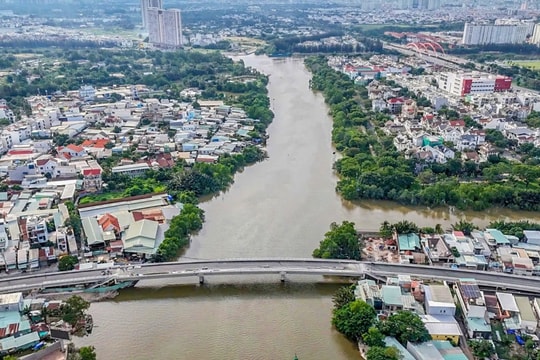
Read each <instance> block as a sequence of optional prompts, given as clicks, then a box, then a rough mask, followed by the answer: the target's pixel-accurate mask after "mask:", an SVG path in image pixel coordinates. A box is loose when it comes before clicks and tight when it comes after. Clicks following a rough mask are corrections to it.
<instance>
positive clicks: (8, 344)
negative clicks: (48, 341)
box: [0, 331, 40, 354]
mask: <svg viewBox="0 0 540 360" xmlns="http://www.w3.org/2000/svg"><path fill="white" fill-rule="evenodd" d="M39 341H40V338H39V334H38V332H37V331H34V332H31V333H29V334H25V335H21V336H18V337H15V336H10V337H7V338H5V339H1V340H0V353H4V354H5V353H8V352H13V351H18V350H26V349H31V348H32V347H33V346H34V345H36V344H37V343H38V342H39Z"/></svg>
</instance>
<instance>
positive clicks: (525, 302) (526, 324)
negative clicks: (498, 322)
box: [514, 296, 537, 333]
mask: <svg viewBox="0 0 540 360" xmlns="http://www.w3.org/2000/svg"><path fill="white" fill-rule="evenodd" d="M514 299H515V301H516V305H517V307H518V309H519V319H520V325H521V329H522V330H525V331H526V332H529V333H534V332H535V331H536V327H537V320H536V316H535V315H534V311H533V308H532V306H531V302H530V301H529V298H528V297H526V296H515V297H514Z"/></svg>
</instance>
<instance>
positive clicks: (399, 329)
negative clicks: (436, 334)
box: [379, 310, 431, 345]
mask: <svg viewBox="0 0 540 360" xmlns="http://www.w3.org/2000/svg"><path fill="white" fill-rule="evenodd" d="M379 329H380V330H381V332H382V333H383V334H384V335H386V336H393V337H395V338H396V339H397V340H398V341H399V342H400V343H402V344H403V345H406V344H407V341H410V342H424V341H428V340H429V339H431V337H430V336H429V332H428V331H427V329H426V326H425V325H424V323H423V322H422V319H420V317H419V316H418V315H417V314H415V313H413V312H410V311H403V310H400V311H398V312H396V313H394V314H392V315H390V316H389V317H388V319H386V320H385V321H383V322H381V323H380V325H379Z"/></svg>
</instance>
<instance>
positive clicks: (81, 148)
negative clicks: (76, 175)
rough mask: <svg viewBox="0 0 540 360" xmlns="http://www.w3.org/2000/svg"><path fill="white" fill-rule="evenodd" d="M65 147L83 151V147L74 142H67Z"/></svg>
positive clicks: (78, 151)
mask: <svg viewBox="0 0 540 360" xmlns="http://www.w3.org/2000/svg"><path fill="white" fill-rule="evenodd" d="M66 148H67V149H69V150H71V151H74V152H77V153H80V152H82V151H84V148H83V147H82V146H79V145H75V144H69V145H68V146H66Z"/></svg>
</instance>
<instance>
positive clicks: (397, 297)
mask: <svg viewBox="0 0 540 360" xmlns="http://www.w3.org/2000/svg"><path fill="white" fill-rule="evenodd" d="M381 290H382V299H383V301H384V303H385V304H386V305H398V306H403V298H402V296H401V288H400V287H399V286H393V285H383V286H382V288H381Z"/></svg>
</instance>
